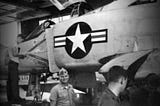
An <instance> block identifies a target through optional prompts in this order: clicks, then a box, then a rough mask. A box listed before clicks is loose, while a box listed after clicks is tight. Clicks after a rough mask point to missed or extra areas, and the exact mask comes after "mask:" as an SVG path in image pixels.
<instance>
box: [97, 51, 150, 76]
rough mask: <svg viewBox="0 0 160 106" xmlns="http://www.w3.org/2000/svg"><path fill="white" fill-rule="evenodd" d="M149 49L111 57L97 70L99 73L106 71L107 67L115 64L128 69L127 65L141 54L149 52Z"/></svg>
mask: <svg viewBox="0 0 160 106" xmlns="http://www.w3.org/2000/svg"><path fill="white" fill-rule="evenodd" d="M151 51H152V50H146V51H137V52H131V53H126V54H122V55H120V56H119V57H117V58H115V59H112V60H111V61H109V62H108V63H106V64H105V65H103V66H102V67H101V69H100V71H99V72H100V73H105V72H108V71H109V69H110V68H111V67H112V66H115V65H119V66H123V67H124V68H125V69H128V67H129V66H130V65H131V64H132V63H134V62H135V61H136V60H138V59H139V58H141V57H142V56H144V55H146V54H148V53H150V52H151Z"/></svg>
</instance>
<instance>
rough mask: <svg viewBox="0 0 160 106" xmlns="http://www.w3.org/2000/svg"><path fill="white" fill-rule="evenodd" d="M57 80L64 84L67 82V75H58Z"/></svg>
mask: <svg viewBox="0 0 160 106" xmlns="http://www.w3.org/2000/svg"><path fill="white" fill-rule="evenodd" d="M59 80H60V82H61V83H62V84H66V83H68V80H69V75H68V74H66V75H61V76H59Z"/></svg>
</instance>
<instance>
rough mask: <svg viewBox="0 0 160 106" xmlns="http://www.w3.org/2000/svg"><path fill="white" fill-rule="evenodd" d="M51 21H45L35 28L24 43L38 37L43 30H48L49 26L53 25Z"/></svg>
mask: <svg viewBox="0 0 160 106" xmlns="http://www.w3.org/2000/svg"><path fill="white" fill-rule="evenodd" d="M54 24H55V23H54V22H53V21H50V20H47V21H45V22H44V23H42V24H41V25H39V26H37V27H36V28H35V29H34V30H33V31H32V32H31V33H30V34H29V35H28V36H26V37H25V38H24V41H28V40H30V39H33V38H36V37H38V36H39V35H40V34H41V33H43V32H44V31H45V29H47V28H50V26H51V25H54Z"/></svg>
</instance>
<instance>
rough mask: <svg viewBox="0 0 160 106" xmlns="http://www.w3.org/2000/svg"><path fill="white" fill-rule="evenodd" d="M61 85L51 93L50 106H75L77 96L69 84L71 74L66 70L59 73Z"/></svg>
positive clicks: (55, 87)
mask: <svg viewBox="0 0 160 106" xmlns="http://www.w3.org/2000/svg"><path fill="white" fill-rule="evenodd" d="M59 80H60V83H59V84H57V85H56V86H54V87H53V88H52V89H51V91H50V93H51V94H50V106H75V98H76V95H75V93H74V90H73V87H72V85H71V84H69V83H68V81H69V74H68V72H67V70H66V69H64V68H62V69H61V70H60V71H59Z"/></svg>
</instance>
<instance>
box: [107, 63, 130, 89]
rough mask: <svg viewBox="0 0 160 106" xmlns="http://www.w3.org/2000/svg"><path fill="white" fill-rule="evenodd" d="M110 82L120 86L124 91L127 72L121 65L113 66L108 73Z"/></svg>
mask: <svg viewBox="0 0 160 106" xmlns="http://www.w3.org/2000/svg"><path fill="white" fill-rule="evenodd" d="M108 82H109V84H110V83H114V84H116V85H118V86H119V91H120V92H122V91H123V90H124V89H125V87H126V85H127V73H126V70H125V69H123V67H121V66H113V67H111V68H110V70H109V73H108Z"/></svg>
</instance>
